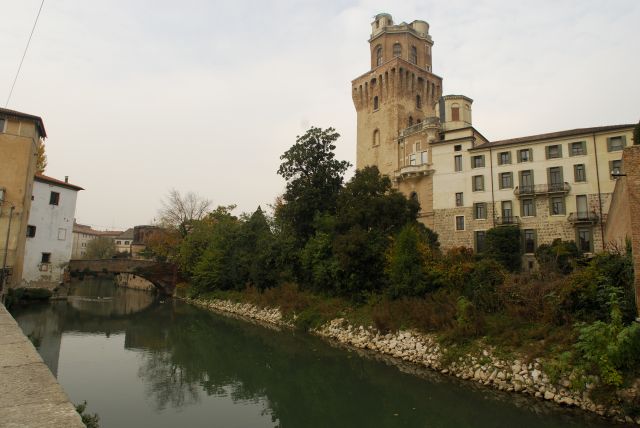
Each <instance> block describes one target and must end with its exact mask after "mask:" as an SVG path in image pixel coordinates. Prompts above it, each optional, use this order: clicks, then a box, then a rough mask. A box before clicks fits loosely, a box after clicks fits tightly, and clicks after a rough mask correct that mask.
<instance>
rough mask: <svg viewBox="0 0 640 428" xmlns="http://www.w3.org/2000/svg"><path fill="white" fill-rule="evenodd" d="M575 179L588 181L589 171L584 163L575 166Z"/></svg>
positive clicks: (579, 181) (578, 181) (577, 181)
mask: <svg viewBox="0 0 640 428" xmlns="http://www.w3.org/2000/svg"><path fill="white" fill-rule="evenodd" d="M573 179H574V181H575V182H576V183H581V182H584V181H587V171H586V169H585V167H584V164H582V163H581V164H577V165H574V166H573Z"/></svg>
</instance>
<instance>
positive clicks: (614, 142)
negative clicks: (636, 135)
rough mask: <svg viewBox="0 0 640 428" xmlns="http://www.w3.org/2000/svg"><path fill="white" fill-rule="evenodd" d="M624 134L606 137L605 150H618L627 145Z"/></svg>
mask: <svg viewBox="0 0 640 428" xmlns="http://www.w3.org/2000/svg"><path fill="white" fill-rule="evenodd" d="M626 140H627V139H626V137H625V136H618V137H611V138H607V151H609V152H618V151H620V150H622V149H624V148H625V146H626V145H627V141H626Z"/></svg>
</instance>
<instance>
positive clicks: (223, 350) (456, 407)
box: [14, 279, 613, 428]
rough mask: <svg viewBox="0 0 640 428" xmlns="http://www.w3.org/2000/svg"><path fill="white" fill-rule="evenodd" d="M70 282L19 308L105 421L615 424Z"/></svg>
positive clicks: (69, 383) (129, 293)
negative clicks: (63, 291)
mask: <svg viewBox="0 0 640 428" xmlns="http://www.w3.org/2000/svg"><path fill="white" fill-rule="evenodd" d="M74 290H75V291H74V294H75V296H72V297H70V299H69V300H68V301H66V302H65V301H60V302H52V303H50V304H45V305H37V306H29V307H24V308H18V309H16V310H15V311H14V316H15V318H16V320H17V321H18V323H19V324H20V326H21V327H22V328H23V331H24V332H25V334H27V335H28V336H29V337H30V339H31V340H32V342H33V343H34V344H35V345H36V348H37V349H38V351H39V352H40V354H41V355H42V356H43V359H44V360H45V362H46V363H47V364H48V365H49V367H50V368H51V371H52V372H53V373H55V374H56V375H57V377H58V380H59V382H60V383H61V385H62V386H63V387H64V389H65V391H66V392H67V394H68V395H69V396H70V397H71V399H72V401H74V402H81V401H83V400H87V401H88V403H89V407H88V411H89V412H91V413H93V412H97V413H98V414H99V415H100V419H101V421H100V422H101V427H103V428H108V427H128V426H154V427H175V426H189V427H201V426H202V427H204V426H206V427H211V426H213V427H280V428H293V427H398V426H402V427H426V426H429V427H513V426H518V427H519V428H526V427H539V426H544V427H589V428H596V427H610V426H612V425H613V424H612V423H611V422H609V421H605V420H603V419H600V418H597V417H592V416H591V415H589V414H586V413H584V412H580V411H573V410H571V409H561V408H559V407H557V406H556V405H553V404H550V403H547V402H543V401H540V400H534V399H531V398H529V397H525V396H518V395H513V394H508V393H502V392H498V391H492V390H487V389H486V388H481V387H476V386H475V385H474V384H472V383H469V382H463V381H458V380H456V379H454V378H451V377H447V376H442V375H440V374H437V373H434V372H430V371H423V372H420V373H418V374H419V376H416V375H415V374H407V373H404V372H403V371H402V370H398V366H396V365H394V364H392V363H391V360H384V361H378V360H376V359H373V358H367V357H365V356H362V355H360V354H359V353H356V352H354V351H348V350H345V349H341V348H336V347H333V346H331V345H330V344H328V343H327V342H324V341H322V340H321V339H319V338H316V337H312V336H310V335H307V334H301V333H295V332H293V331H288V330H287V331H276V330H273V329H269V328H264V327H262V326H258V325H254V324H252V323H248V322H245V321H241V320H237V319H233V318H230V317H225V316H222V315H219V314H216V313H213V312H210V311H207V310H204V309H201V308H198V307H194V306H192V305H188V304H186V303H184V302H181V301H177V300H171V299H169V300H166V301H162V300H158V299H157V298H154V296H153V295H152V294H148V293H145V292H140V291H136V290H129V289H123V288H118V287H116V286H115V285H114V284H113V283H112V282H110V281H107V280H104V279H96V280H86V281H83V282H78V283H75V284H74ZM399 367H400V368H401V369H410V370H411V371H415V370H416V369H415V367H413V368H412V367H409V366H402V365H400V366H399Z"/></svg>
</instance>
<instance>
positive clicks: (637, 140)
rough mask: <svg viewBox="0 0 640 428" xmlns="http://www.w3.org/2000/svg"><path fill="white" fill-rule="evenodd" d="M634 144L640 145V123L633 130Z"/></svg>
mask: <svg viewBox="0 0 640 428" xmlns="http://www.w3.org/2000/svg"><path fill="white" fill-rule="evenodd" d="M633 144H634V145H638V144H640V121H638V124H637V125H636V126H635V128H633Z"/></svg>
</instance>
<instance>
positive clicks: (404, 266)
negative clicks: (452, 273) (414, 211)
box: [385, 223, 438, 298]
mask: <svg viewBox="0 0 640 428" xmlns="http://www.w3.org/2000/svg"><path fill="white" fill-rule="evenodd" d="M420 226H422V225H420ZM427 231H429V229H427V228H425V227H424V226H423V227H419V226H418V225H416V224H411V223H408V224H406V225H405V226H404V227H403V228H402V230H401V231H400V233H398V235H397V237H396V239H395V240H394V242H393V245H392V246H391V248H390V249H389V252H388V256H387V266H386V269H385V271H386V273H387V274H388V275H389V282H390V286H389V294H390V295H391V297H392V298H398V297H400V296H422V295H424V294H425V293H426V292H428V291H430V290H432V289H433V288H435V287H436V286H437V284H438V278H437V276H436V273H437V271H434V270H431V269H429V266H428V264H427V261H428V259H429V258H430V256H431V252H432V251H433V247H434V244H433V242H430V240H431V239H432V237H433V233H432V234H429V233H428V232H427ZM436 239H437V236H436Z"/></svg>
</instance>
